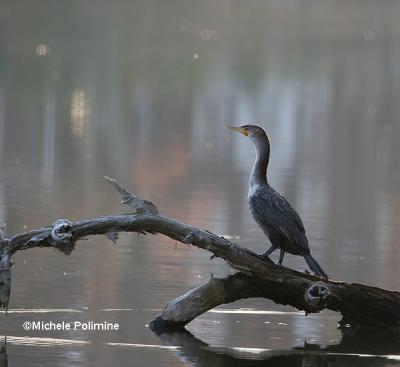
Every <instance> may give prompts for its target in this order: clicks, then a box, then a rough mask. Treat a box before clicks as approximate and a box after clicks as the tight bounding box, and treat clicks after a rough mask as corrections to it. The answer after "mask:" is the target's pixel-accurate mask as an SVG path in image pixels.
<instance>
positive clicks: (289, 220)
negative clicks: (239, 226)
mask: <svg viewBox="0 0 400 367" xmlns="http://www.w3.org/2000/svg"><path fill="white" fill-rule="evenodd" d="M250 201H251V206H252V207H253V210H254V211H255V214H256V216H257V217H258V219H259V222H261V223H264V224H266V225H267V226H270V227H272V228H274V229H275V230H277V231H279V232H280V233H281V234H282V236H284V237H285V238H287V239H288V240H289V241H290V242H293V243H295V244H297V245H299V246H301V247H305V248H306V247H308V244H307V242H308V241H307V238H306V236H305V229H304V225H303V222H302V221H301V218H300V217H299V215H298V214H297V213H296V211H295V210H294V209H293V208H292V206H291V205H290V204H289V202H288V201H287V200H286V199H285V198H284V197H283V196H281V195H279V194H278V193H277V192H276V191H272V190H268V191H264V190H261V191H259V192H258V193H257V195H255V196H253V197H251V198H250Z"/></svg>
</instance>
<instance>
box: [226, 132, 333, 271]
mask: <svg viewBox="0 0 400 367" xmlns="http://www.w3.org/2000/svg"><path fill="white" fill-rule="evenodd" d="M228 128H230V129H232V130H234V131H238V132H240V133H242V134H243V135H245V136H247V137H249V138H250V139H251V141H252V142H253V143H254V145H255V148H256V160H255V162H254V166H253V170H252V171H251V175H250V183H249V196H248V199H249V206H250V212H251V214H252V215H253V218H254V219H255V221H256V222H257V224H258V225H259V226H260V227H261V229H262V230H263V231H264V233H265V234H266V235H267V236H268V238H269V240H270V242H271V244H272V246H271V247H270V248H269V249H268V250H267V252H265V254H263V256H268V255H270V254H271V253H272V252H273V251H274V250H276V249H277V248H279V249H280V255H279V260H278V264H279V265H282V261H283V257H284V255H285V252H289V253H290V254H293V255H300V256H303V257H304V259H305V260H306V262H307V264H308V266H309V267H310V269H311V270H312V271H313V272H314V273H316V274H317V275H319V276H320V277H323V278H328V276H327V275H326V273H325V272H324V271H323V270H322V268H321V267H320V265H319V264H318V263H317V261H316V260H315V259H314V258H313V257H312V256H311V254H310V248H309V247H308V240H307V237H306V232H305V229H304V226H303V223H302V221H301V219H300V217H299V215H298V214H297V213H296V211H295V210H294V209H293V208H292V206H291V205H290V204H289V202H288V201H287V200H286V199H285V198H284V197H283V196H281V195H280V194H279V193H277V192H276V191H275V190H274V189H273V188H272V187H271V186H270V185H269V184H268V180H267V167H268V163H269V152H270V146H269V140H268V136H267V134H266V133H265V131H264V129H262V128H261V127H259V126H255V125H243V126H240V127H232V126H228Z"/></svg>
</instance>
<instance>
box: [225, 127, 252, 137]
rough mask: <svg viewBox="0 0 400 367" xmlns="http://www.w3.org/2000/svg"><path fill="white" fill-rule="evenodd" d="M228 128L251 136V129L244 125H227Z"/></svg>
mask: <svg viewBox="0 0 400 367" xmlns="http://www.w3.org/2000/svg"><path fill="white" fill-rule="evenodd" d="M226 128H227V129H231V130H233V131H237V132H238V133H241V134H243V135H244V136H249V130H247V129H245V128H243V127H236V126H226Z"/></svg>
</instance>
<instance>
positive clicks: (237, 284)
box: [0, 177, 400, 331]
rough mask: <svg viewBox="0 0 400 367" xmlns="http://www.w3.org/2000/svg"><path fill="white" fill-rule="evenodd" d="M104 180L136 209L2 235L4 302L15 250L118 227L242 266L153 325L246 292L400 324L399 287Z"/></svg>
mask: <svg viewBox="0 0 400 367" xmlns="http://www.w3.org/2000/svg"><path fill="white" fill-rule="evenodd" d="M106 180H107V181H108V182H109V183H110V184H112V185H113V187H114V188H115V189H116V190H117V191H118V192H119V193H120V195H121V197H122V203H124V204H126V205H129V206H131V207H133V208H134V209H135V213H134V214H125V215H113V216H105V217H99V218H94V219H87V220H80V221H76V222H71V221H68V220H66V219H59V220H57V221H56V222H55V223H54V224H53V225H52V226H49V227H44V228H39V229H35V230H33V231H29V232H26V233H22V234H17V235H14V236H12V237H7V235H6V234H4V233H1V234H0V272H1V273H0V302H1V306H3V307H5V308H7V307H8V300H9V294H10V289H11V272H10V266H11V257H12V255H13V254H14V253H15V252H17V251H21V250H26V249H29V248H33V247H55V248H57V249H59V250H61V251H63V252H64V253H66V254H68V253H70V252H71V251H72V249H73V247H74V244H75V242H76V241H77V240H79V239H82V238H84V237H86V236H90V235H99V234H104V235H107V237H108V238H110V239H112V240H113V241H116V240H117V238H118V235H117V233H118V232H138V233H144V234H146V233H150V234H156V233H159V234H164V235H166V236H168V237H170V238H172V239H175V240H177V241H179V242H182V243H185V244H192V245H194V246H196V247H199V248H202V249H205V250H207V251H210V252H211V253H212V256H211V258H213V257H220V258H222V259H224V260H225V261H226V262H228V264H229V265H230V266H231V267H233V268H234V269H236V270H238V273H236V274H234V275H230V276H227V277H226V278H223V279H218V278H211V279H210V280H209V281H208V282H207V283H206V284H204V285H201V286H199V287H197V288H195V289H193V290H191V291H190V292H188V293H186V294H184V295H182V296H180V297H178V298H177V299H175V300H173V301H171V302H169V303H168V304H167V306H166V307H165V309H164V310H163V311H162V312H161V314H160V315H159V316H157V317H156V319H154V320H153V321H151V322H150V323H149V327H150V328H152V329H153V330H158V331H160V330H176V329H182V328H183V327H184V325H186V324H187V323H189V322H190V321H191V320H193V319H194V318H196V317H197V316H199V315H201V314H202V313H204V312H206V311H207V310H209V309H211V308H213V307H216V306H218V305H220V304H224V303H229V302H233V301H236V300H239V299H243V298H251V297H264V298H268V299H271V300H273V301H274V302H276V303H279V304H283V305H291V306H293V307H295V308H297V309H298V310H304V311H305V312H306V314H308V313H313V312H319V311H321V310H323V309H330V310H333V311H338V312H340V313H341V314H342V320H341V323H342V324H350V325H351V326H354V327H357V328H360V327H372V328H385V329H393V330H396V331H398V330H399V328H400V313H399V310H400V292H397V291H390V290H385V289H381V288H376V287H370V286H367V285H362V284H357V283H347V282H338V281H333V280H323V281H322V280H321V279H319V278H317V277H315V276H313V275H310V274H306V273H301V272H297V271H295V270H292V269H288V268H285V267H281V266H277V265H275V264H274V263H272V261H270V260H268V259H264V258H261V257H260V256H258V255H257V254H255V253H254V252H252V251H250V250H248V249H246V248H243V247H241V246H239V245H237V244H234V243H232V242H230V241H228V240H227V239H225V238H223V237H220V236H217V235H215V234H213V233H211V232H209V231H206V230H203V229H199V228H195V227H193V226H190V225H187V224H184V223H180V222H177V221H174V220H172V219H170V218H167V217H163V216H161V215H160V214H159V213H158V209H157V208H156V206H155V205H154V204H153V203H151V202H149V201H147V200H143V199H140V198H138V197H136V196H135V195H133V194H131V193H130V192H128V191H126V190H125V189H123V188H122V187H121V186H120V185H119V184H118V183H117V182H116V181H115V180H112V179H110V178H108V177H106Z"/></svg>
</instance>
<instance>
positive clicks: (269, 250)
mask: <svg viewBox="0 0 400 367" xmlns="http://www.w3.org/2000/svg"><path fill="white" fill-rule="evenodd" d="M275 250H276V247H274V246H271V247H270V248H269V249H268V250H267V251H265V252H264V253H263V254H262V255H260V256H262V257H268V256H269V255H271V254H272V253H273V252H274V251H275Z"/></svg>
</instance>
